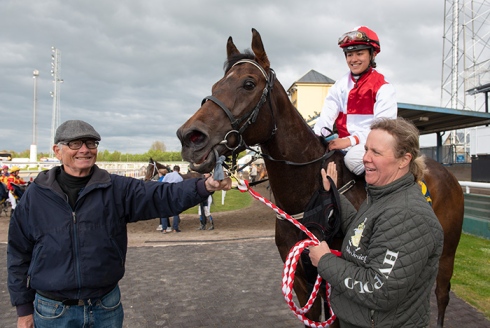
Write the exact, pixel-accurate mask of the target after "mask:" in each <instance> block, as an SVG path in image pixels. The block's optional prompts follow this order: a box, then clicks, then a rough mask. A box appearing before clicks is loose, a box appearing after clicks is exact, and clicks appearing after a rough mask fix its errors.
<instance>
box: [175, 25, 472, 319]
mask: <svg viewBox="0 0 490 328" xmlns="http://www.w3.org/2000/svg"><path fill="white" fill-rule="evenodd" d="M226 50H227V60H226V62H225V73H224V76H223V78H221V79H220V80H219V81H217V82H216V83H215V84H214V85H213V87H212V96H208V97H206V98H204V100H203V102H202V104H201V107H200V108H199V110H198V111H197V112H196V113H195V114H194V115H193V116H192V117H191V118H190V119H189V120H188V121H187V122H186V123H184V124H183V125H182V126H181V127H180V128H179V130H178V131H177V136H178V138H179V139H180V141H181V143H182V157H183V158H184V160H186V161H188V162H189V163H190V167H191V168H192V169H193V170H196V171H198V172H201V173H204V172H211V171H212V170H213V169H214V166H215V163H216V159H217V158H218V156H221V155H225V156H230V155H231V156H236V154H237V153H238V152H240V151H242V150H243V149H245V148H248V147H249V146H248V145H259V146H260V149H261V151H262V153H263V157H264V161H265V165H266V168H267V172H268V177H269V182H270V187H271V189H272V192H273V194H274V199H275V202H276V205H277V206H279V207H280V208H282V209H283V210H284V211H286V212H287V213H288V214H291V215H293V214H297V213H302V212H303V211H304V209H305V207H306V205H307V203H308V201H309V200H310V198H311V196H312V195H313V193H314V192H315V191H316V190H318V189H319V187H320V183H321V181H320V178H319V177H320V169H321V165H322V162H324V161H322V160H321V159H324V158H325V154H326V148H325V145H324V144H323V143H322V141H321V139H320V138H319V137H318V136H316V135H315V133H314V132H313V130H312V129H311V127H309V126H308V124H307V123H306V121H305V120H304V119H303V117H302V116H301V114H300V113H299V112H298V110H297V109H296V108H295V107H294V106H293V104H292V103H291V101H290V100H289V97H288V95H287V93H286V91H285V89H284V88H283V86H282V85H281V84H280V82H279V81H278V80H277V79H276V78H275V72H274V71H273V70H272V69H271V67H270V62H269V59H268V57H267V54H266V52H265V49H264V46H263V43H262V39H261V36H260V34H259V33H258V32H257V31H256V30H255V29H252V51H253V52H251V51H246V52H245V53H241V52H240V51H239V50H238V49H237V48H236V46H235V44H234V43H233V39H232V37H229V38H228V42H227V45H226ZM330 161H335V162H336V163H337V169H338V186H339V187H342V186H344V185H346V184H347V183H348V182H350V181H352V182H353V183H354V185H353V186H352V187H351V188H350V189H349V190H348V191H346V192H345V194H344V195H345V196H346V197H347V198H348V199H349V200H350V201H351V202H352V204H353V205H354V206H355V207H356V208H359V206H360V204H361V203H362V202H363V201H364V199H365V198H366V192H365V190H364V185H365V181H364V179H363V177H357V176H355V175H354V174H352V173H351V172H350V171H349V170H348V169H347V168H346V167H345V164H344V162H343V155H342V154H341V153H340V152H334V153H333V155H332V156H330V157H329V158H328V159H327V160H326V162H325V163H324V165H326V164H328V162H330ZM426 165H427V169H428V173H427V174H426V175H425V183H426V185H427V186H428V189H429V190H430V193H431V198H432V201H433V204H432V206H433V209H434V212H435V214H436V215H437V217H438V219H439V221H440V223H441V225H442V228H443V230H444V248H443V253H442V256H441V258H440V262H439V272H438V275H437V280H436V289H435V294H436V297H437V306H438V315H437V326H438V327H442V326H443V324H444V314H445V310H446V307H447V305H448V303H449V289H450V279H451V276H452V273H453V266H454V256H455V253H456V248H457V246H458V243H459V238H460V235H461V229H462V221H463V212H464V199H463V193H462V189H461V187H460V185H459V183H458V181H457V180H456V178H455V177H454V175H452V174H451V173H450V172H449V171H448V170H447V169H446V168H444V167H443V166H442V165H441V164H439V163H437V162H436V161H434V160H431V159H426ZM299 237H300V231H299V229H297V228H296V227H294V226H293V225H292V224H291V223H290V222H288V221H285V220H280V219H277V220H276V227H275V242H276V246H277V248H278V250H279V253H280V256H281V258H282V260H283V261H284V260H285V259H286V256H287V254H288V252H289V250H290V249H291V247H293V246H294V245H295V244H296V242H298V240H299ZM294 290H295V293H296V296H297V298H298V301H299V303H300V305H301V306H304V304H305V303H306V302H307V298H308V295H309V294H308V286H307V283H306V281H305V277H304V272H303V270H302V268H301V266H298V271H297V273H296V277H295V281H294ZM321 312H322V306H321V301H320V300H318V299H317V300H316V301H315V303H314V305H313V307H312V309H311V310H310V312H309V313H308V318H309V319H311V320H315V321H318V320H319V319H320V316H321Z"/></svg>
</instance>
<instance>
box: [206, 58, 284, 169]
mask: <svg viewBox="0 0 490 328" xmlns="http://www.w3.org/2000/svg"><path fill="white" fill-rule="evenodd" d="M243 63H249V64H252V65H254V66H255V67H257V68H258V69H259V70H260V72H261V73H262V75H263V76H264V78H265V81H266V84H265V87H264V90H263V91H262V96H261V97H260V99H259V102H258V103H257V105H255V107H254V109H253V110H252V111H251V112H250V113H248V114H246V115H244V116H243V117H241V118H236V117H235V116H234V115H233V114H232V112H231V111H230V110H229V109H228V108H227V107H226V106H225V104H223V103H222V102H221V101H220V100H219V99H218V98H216V97H214V96H207V97H205V98H204V99H203V100H202V102H201V106H202V105H204V103H205V102H206V101H208V100H211V101H212V102H213V103H215V104H216V105H218V107H219V108H221V109H222V110H223V112H225V114H226V116H228V119H229V120H230V124H231V127H232V130H230V131H228V132H227V133H226V134H225V136H224V138H223V140H222V141H220V142H219V145H223V146H225V147H226V148H228V149H229V150H231V151H233V153H234V152H235V150H237V149H238V148H240V147H241V146H244V147H245V148H248V146H247V145H246V144H245V142H244V141H243V137H242V134H243V132H245V130H246V129H247V127H248V126H249V125H251V124H253V123H254V122H255V120H256V119H257V116H258V115H259V110H260V108H261V107H262V106H263V105H264V103H265V102H266V100H267V98H269V100H270V97H269V96H270V93H271V91H272V88H273V87H274V81H275V77H276V75H275V73H274V70H272V69H271V70H270V75H269V76H268V75H267V73H266V71H265V70H264V69H263V68H262V67H261V66H260V65H259V64H257V62H255V61H253V60H250V59H242V60H239V61H237V62H236V63H235V64H233V66H232V67H231V68H233V67H235V66H236V65H238V64H243ZM231 68H230V69H231ZM271 112H272V106H271ZM272 115H274V113H273V112H272ZM243 122H245V123H243ZM275 131H276V127H274V129H273V131H272V135H274V133H275ZM232 134H236V135H237V137H238V144H237V146H235V147H232V146H230V145H229V144H228V138H229V136H230V135H232ZM237 155H238V154H237ZM233 165H234V164H233Z"/></svg>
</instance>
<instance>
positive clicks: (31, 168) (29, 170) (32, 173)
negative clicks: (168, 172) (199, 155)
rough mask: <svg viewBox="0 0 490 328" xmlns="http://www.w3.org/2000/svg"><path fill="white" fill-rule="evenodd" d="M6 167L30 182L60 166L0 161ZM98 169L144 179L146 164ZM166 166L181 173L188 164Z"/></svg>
mask: <svg viewBox="0 0 490 328" xmlns="http://www.w3.org/2000/svg"><path fill="white" fill-rule="evenodd" d="M4 164H5V165H8V166H9V167H12V166H14V165H15V166H18V167H20V169H21V170H20V176H21V177H22V179H24V180H25V181H32V180H33V179H35V178H36V177H37V175H38V174H39V173H40V172H42V171H43V170H48V169H50V168H52V167H54V166H57V165H60V163H59V162H55V161H46V162H28V161H19V162H11V161H1V162H0V165H4ZM96 164H97V166H98V167H100V168H102V169H104V170H107V171H108V172H109V173H113V174H117V175H122V176H126V177H133V178H137V179H144V177H145V174H146V167H147V166H148V162H97V163H96ZM165 164H166V165H170V166H171V167H173V166H174V165H179V166H180V168H181V172H187V170H188V166H189V163H187V162H165Z"/></svg>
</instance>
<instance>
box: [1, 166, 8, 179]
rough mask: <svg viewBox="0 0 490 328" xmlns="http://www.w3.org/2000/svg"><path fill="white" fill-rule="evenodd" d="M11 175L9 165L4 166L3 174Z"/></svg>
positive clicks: (5, 175)
mask: <svg viewBox="0 0 490 328" xmlns="http://www.w3.org/2000/svg"><path fill="white" fill-rule="evenodd" d="M9 175H10V173H9V167H8V166H7V165H4V166H2V174H1V176H4V177H8V176H9Z"/></svg>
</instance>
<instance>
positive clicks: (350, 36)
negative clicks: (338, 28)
mask: <svg viewBox="0 0 490 328" xmlns="http://www.w3.org/2000/svg"><path fill="white" fill-rule="evenodd" d="M352 41H363V42H369V41H371V40H369V38H368V37H367V36H366V33H364V32H360V31H351V32H347V33H344V34H342V35H341V36H340V38H339V41H338V44H339V46H340V45H342V44H346V43H350V42H352Z"/></svg>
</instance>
